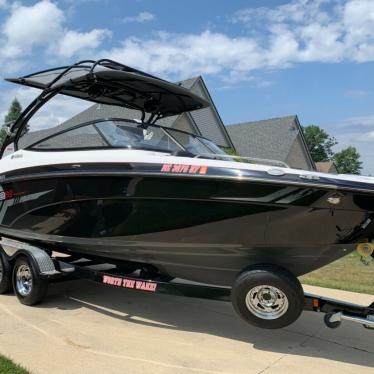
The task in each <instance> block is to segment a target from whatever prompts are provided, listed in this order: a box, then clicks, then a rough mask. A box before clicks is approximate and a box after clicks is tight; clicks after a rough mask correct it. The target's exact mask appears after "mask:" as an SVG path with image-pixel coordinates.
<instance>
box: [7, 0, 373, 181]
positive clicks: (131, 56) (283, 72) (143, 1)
mask: <svg viewBox="0 0 374 374" xmlns="http://www.w3.org/2000/svg"><path fill="white" fill-rule="evenodd" d="M0 45H1V48H0V66H1V69H0V79H1V83H0V121H1V118H3V117H4V115H5V113H6V111H7V109H8V107H9V104H10V102H11V100H12V99H13V98H14V97H15V96H16V97H17V98H19V100H20V101H21V103H22V105H23V106H25V105H26V104H27V101H30V100H31V98H32V95H34V93H32V92H31V91H30V90H27V89H22V88H17V87H16V86H14V85H11V84H9V83H6V82H3V78H4V77H10V76H11V77H13V76H20V75H25V74H27V73H30V72H33V71H39V70H42V69H44V68H50V67H55V66H60V65H65V64H68V63H73V62H76V61H78V60H80V59H86V58H95V59H97V58H102V57H106V58H112V59H115V60H118V61H119V62H122V63H124V64H126V65H130V66H133V67H136V68H140V69H142V70H145V71H147V72H149V73H152V74H155V75H158V76H160V77H162V78H165V79H169V80H172V81H177V80H181V79H187V78H190V77H195V76H198V75H202V76H203V78H204V80H205V82H206V84H207V86H208V89H209V91H210V93H211V95H212V97H213V100H214V102H215V104H216V106H217V108H218V111H219V112H220V114H221V117H222V119H223V121H224V123H225V124H226V125H229V124H233V123H238V122H246V121H255V120H261V119H267V118H273V117H281V116H287V115H292V114H297V115H298V117H299V120H300V122H301V124H302V125H304V126H306V125H310V124H314V125H318V126H320V127H322V128H324V129H325V130H326V131H327V132H328V133H330V134H331V135H332V136H334V137H335V138H336V139H337V140H338V142H339V144H338V146H337V148H336V150H337V151H338V150H340V149H342V148H344V147H347V146H349V145H353V146H355V147H356V148H357V149H358V151H359V152H360V154H361V159H362V161H363V162H364V168H363V174H370V175H374V105H373V104H374V0H312V1H309V0H286V1H281V0H279V1H277V0H261V1H260V0H258V1H257V0H253V1H241V0H237V1H224V0H221V1H219V0H199V1H196V0H188V1H182V0H180V1H169V0H121V1H119V0H59V1H58V0H55V1H49V0H42V1H26V0H24V1H22V0H21V1H10V0H0ZM64 108H66V105H65V106H64V105H60V106H59V110H62V111H63V110H64ZM66 110H67V109H66ZM61 116H62V117H63V115H61Z"/></svg>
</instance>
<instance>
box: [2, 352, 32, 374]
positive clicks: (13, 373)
mask: <svg viewBox="0 0 374 374" xmlns="http://www.w3.org/2000/svg"><path fill="white" fill-rule="evenodd" d="M0 373H1V374H29V372H28V371H27V370H25V369H23V368H21V367H20V366H18V365H16V364H13V362H12V361H10V360H9V359H7V358H6V357H4V356H1V355H0Z"/></svg>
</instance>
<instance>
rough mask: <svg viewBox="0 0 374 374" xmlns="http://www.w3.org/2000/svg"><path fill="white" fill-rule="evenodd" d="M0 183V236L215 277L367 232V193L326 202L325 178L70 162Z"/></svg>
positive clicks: (335, 253)
mask: <svg viewBox="0 0 374 374" xmlns="http://www.w3.org/2000/svg"><path fill="white" fill-rule="evenodd" d="M1 186H2V188H3V190H4V192H3V196H4V198H3V200H2V201H1V202H0V235H1V236H6V237H10V238H15V239H19V240H22V241H27V242H32V243H35V244H37V245H39V246H41V247H45V248H58V249H59V250H60V251H62V252H67V253H70V252H72V253H78V254H81V255H83V256H88V257H89V256H99V257H104V258H108V259H115V260H126V261H135V262H140V263H144V264H149V265H153V266H155V267H156V268H157V269H159V270H160V271H161V272H162V273H165V274H169V275H171V276H173V277H179V278H184V279H189V280H192V281H197V282H203V283H211V284H218V285H228V286H229V285H231V284H232V282H233V280H234V279H235V277H236V276H237V274H238V273H239V272H240V271H242V270H243V269H245V268H246V267H248V266H250V265H253V264H258V263H271V264H276V265H279V266H282V267H284V268H286V269H288V270H289V271H291V272H292V273H293V274H295V275H296V276H299V275H302V274H305V273H307V272H310V271H312V270H314V269H317V268H319V267H321V266H323V265H325V264H327V263H329V262H331V261H333V260H335V259H337V258H340V257H342V256H344V255H345V254H347V253H349V252H350V251H352V250H353V249H354V248H355V244H354V243H356V242H358V241H360V240H362V239H364V238H367V237H370V236H371V235H372V224H371V218H372V216H373V214H372V213H371V210H372V202H373V201H372V199H371V197H370V198H367V197H366V195H365V194H360V195H357V194H355V193H351V192H345V193H342V194H340V197H339V199H340V200H339V204H338V205H339V206H334V205H332V204H331V203H330V202H329V198H331V197H334V196H335V198H336V191H334V190H329V189H328V188H326V189H321V188H317V187H307V186H290V185H282V184H277V183H265V184H264V183H261V182H259V181H256V180H254V181H251V180H244V181H238V180H225V179H224V178H223V179H222V178H218V177H217V178H205V179H204V178H194V177H192V176H191V177H189V178H188V177H186V178H182V177H181V176H179V175H172V176H170V175H168V176H166V175H165V176H162V175H154V176H152V175H145V174H141V173H139V174H136V173H131V174H127V175H126V173H123V174H122V175H117V176H110V175H104V174H103V175H100V173H95V175H77V172H72V173H71V175H69V173H64V174H63V175H56V176H54V177H47V176H41V177H38V178H35V179H33V178H25V179H23V178H20V177H19V176H18V179H17V180H14V181H5V182H4V183H1ZM368 222H369V223H368Z"/></svg>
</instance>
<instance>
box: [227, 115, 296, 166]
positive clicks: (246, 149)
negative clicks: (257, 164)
mask: <svg viewBox="0 0 374 374" xmlns="http://www.w3.org/2000/svg"><path fill="white" fill-rule="evenodd" d="M295 120H296V116H288V117H281V118H272V119H267V120H262V121H254V122H243V123H239V124H234V125H228V126H226V128H227V131H228V133H229V135H230V137H231V140H232V141H233V142H234V144H235V148H236V150H237V152H238V153H239V154H243V155H245V156H249V157H260V158H271V157H272V158H274V159H277V160H281V161H285V160H286V158H287V156H288V153H289V150H290V148H291V146H292V144H293V142H294V140H295V139H296V137H297V135H298V131H297V127H296V126H295V124H294V123H295Z"/></svg>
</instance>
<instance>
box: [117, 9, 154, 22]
mask: <svg viewBox="0 0 374 374" xmlns="http://www.w3.org/2000/svg"><path fill="white" fill-rule="evenodd" d="M155 18H156V17H155V15H154V14H152V13H150V12H140V13H139V14H137V15H136V16H129V17H125V18H124V19H123V22H125V23H128V22H139V23H144V22H149V21H153V20H154V19H155Z"/></svg>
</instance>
